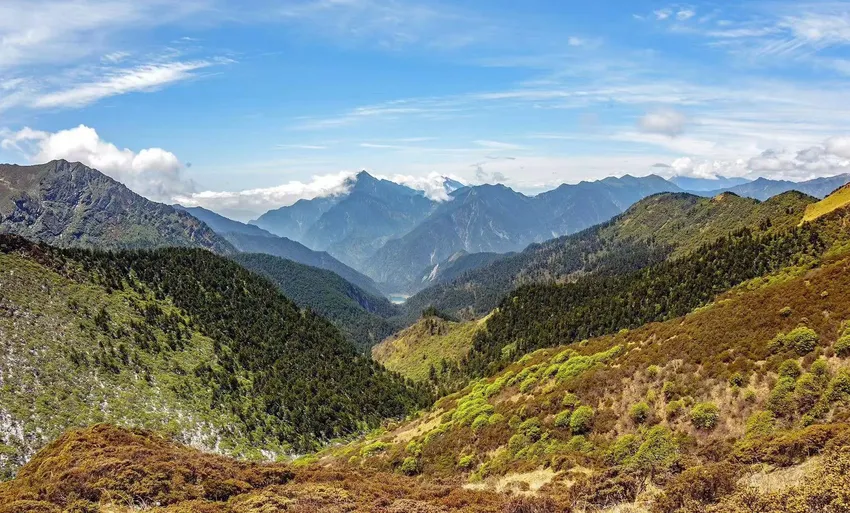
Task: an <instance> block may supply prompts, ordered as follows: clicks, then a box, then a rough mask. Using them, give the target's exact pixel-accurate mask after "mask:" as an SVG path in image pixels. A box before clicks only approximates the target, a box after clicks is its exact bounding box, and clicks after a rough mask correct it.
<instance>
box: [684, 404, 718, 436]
mask: <svg viewBox="0 0 850 513" xmlns="http://www.w3.org/2000/svg"><path fill="white" fill-rule="evenodd" d="M719 421H720V408H718V407H717V405H716V404H714V403H699V404H697V405H696V406H694V407H693V408H691V424H693V425H694V427H695V428H697V429H702V430H705V431H708V430H711V429H714V428H715V427H717V423H718V422H719Z"/></svg>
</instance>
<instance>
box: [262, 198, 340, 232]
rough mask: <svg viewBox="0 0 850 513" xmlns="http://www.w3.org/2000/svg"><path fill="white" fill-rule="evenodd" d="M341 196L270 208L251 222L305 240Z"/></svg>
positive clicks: (300, 201)
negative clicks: (310, 230)
mask: <svg viewBox="0 0 850 513" xmlns="http://www.w3.org/2000/svg"><path fill="white" fill-rule="evenodd" d="M340 199H341V198H340V196H328V197H324V198H315V199H310V200H305V199H302V200H298V201H296V202H295V203H294V204H292V205H289V206H287V207H281V208H278V209H276V210H269V211H268V212H266V213H265V214H263V215H261V216H260V217H259V218H258V219H256V220H254V221H251V223H250V224H252V225H256V226H259V227H260V228H263V229H264V230H267V231H269V232H271V233H273V234H275V235H278V236H280V237H287V238H289V239H292V240H297V241H303V240H304V237H305V236H306V235H307V231H308V230H309V229H310V228H311V227H312V226H313V224H315V223H316V221H318V220H319V218H320V217H322V214H324V213H325V212H327V211H328V210H330V208H331V207H333V206H334V205H336V204H337V203H338V202H339V200H340Z"/></svg>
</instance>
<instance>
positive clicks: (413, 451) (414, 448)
mask: <svg viewBox="0 0 850 513" xmlns="http://www.w3.org/2000/svg"><path fill="white" fill-rule="evenodd" d="M404 450H405V451H406V452H407V454H410V455H413V456H420V455H422V442H417V441H416V440H411V441H410V443H408V444H407V447H405V449H404Z"/></svg>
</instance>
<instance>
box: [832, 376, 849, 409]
mask: <svg viewBox="0 0 850 513" xmlns="http://www.w3.org/2000/svg"><path fill="white" fill-rule="evenodd" d="M848 395H850V372H848V371H847V369H843V370H841V371H840V372H839V373H837V374H836V375H835V377H834V378H832V380H831V381H830V382H829V398H830V400H833V401H837V400H839V399H843V398H845V397H847V396H848Z"/></svg>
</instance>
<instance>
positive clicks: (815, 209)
mask: <svg viewBox="0 0 850 513" xmlns="http://www.w3.org/2000/svg"><path fill="white" fill-rule="evenodd" d="M848 204H850V187H848V186H847V185H845V186H843V187H841V188H839V189H838V190H837V191H835V192H833V193H832V194H830V195H829V196H827V197H826V198H824V199H822V200H820V201H818V202H817V203H814V204H812V205H809V206H808V208H806V213H805V215H804V216H803V221H814V220H815V219H817V218H819V217H822V216H824V215H826V214H828V213H830V212H832V211H834V210H836V209H839V208H843V207H846V206H847V205H848Z"/></svg>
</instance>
